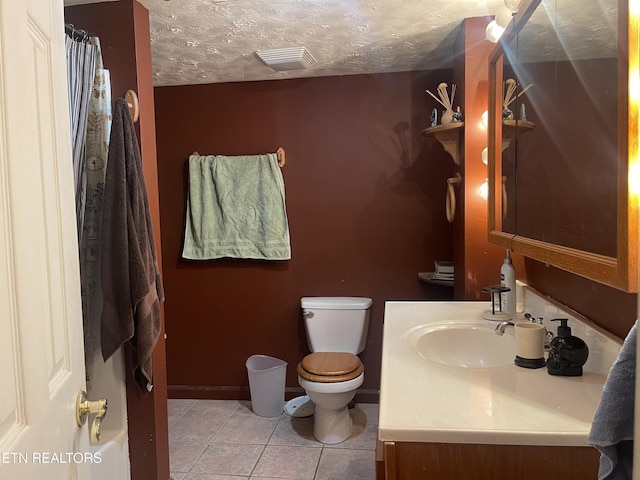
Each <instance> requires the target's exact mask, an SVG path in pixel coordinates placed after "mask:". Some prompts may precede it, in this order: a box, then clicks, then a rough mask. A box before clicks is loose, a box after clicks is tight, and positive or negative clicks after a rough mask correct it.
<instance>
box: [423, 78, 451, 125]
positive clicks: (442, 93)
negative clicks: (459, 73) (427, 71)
mask: <svg viewBox="0 0 640 480" xmlns="http://www.w3.org/2000/svg"><path fill="white" fill-rule="evenodd" d="M447 86H448V85H447V84H446V83H444V82H442V83H441V84H440V85H438V96H437V97H436V96H435V95H434V94H433V93H431V92H430V91H429V90H427V91H426V92H427V93H428V94H429V95H431V96H432V97H433V98H435V99H436V101H437V102H438V103H439V104H440V105H442V106H443V107H444V108H445V110H444V112H442V117H441V118H440V123H441V124H442V125H447V124H449V123H451V122H453V119H454V113H455V112H454V111H453V99H454V98H455V96H456V84H455V83H453V84H451V99H449V92H447ZM438 97H439V98H438Z"/></svg>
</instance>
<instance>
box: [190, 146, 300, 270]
mask: <svg viewBox="0 0 640 480" xmlns="http://www.w3.org/2000/svg"><path fill="white" fill-rule="evenodd" d="M182 256H183V257H184V258H187V259H191V260H208V259H214V258H223V257H231V258H254V259H262V260H288V259H290V258H291V246H290V242H289V225H288V222H287V211H286V206H285V200H284V180H283V178H282V172H281V171H280V167H279V166H278V159H277V155H276V154H275V153H268V154H265V155H245V156H233V157H231V156H229V157H228V156H224V155H207V156H199V155H191V156H190V157H189V196H188V198H187V210H186V226H185V234H184V247H183V250H182Z"/></svg>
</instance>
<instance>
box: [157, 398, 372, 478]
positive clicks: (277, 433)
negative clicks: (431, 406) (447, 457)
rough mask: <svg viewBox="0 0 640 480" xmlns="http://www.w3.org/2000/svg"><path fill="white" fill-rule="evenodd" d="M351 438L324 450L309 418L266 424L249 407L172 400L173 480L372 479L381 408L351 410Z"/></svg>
mask: <svg viewBox="0 0 640 480" xmlns="http://www.w3.org/2000/svg"><path fill="white" fill-rule="evenodd" d="M349 412H350V414H351V418H352V420H353V433H352V435H351V437H350V438H349V439H347V440H345V441H344V442H342V443H339V444H337V445H323V444H322V443H320V442H318V441H317V440H316V439H315V438H314V437H313V433H312V430H313V417H308V418H293V417H290V416H288V415H287V414H285V413H283V414H282V415H281V416H280V417H276V418H264V417H259V416H258V415H255V414H254V413H253V412H252V411H251V402H249V401H242V400H240V401H238V400H177V399H170V400H169V458H170V463H171V477H172V478H173V480H241V479H253V480H276V479H289V480H373V479H374V478H375V445H376V433H377V428H378V405H376V404H364V403H358V404H356V406H355V408H353V409H351V410H349Z"/></svg>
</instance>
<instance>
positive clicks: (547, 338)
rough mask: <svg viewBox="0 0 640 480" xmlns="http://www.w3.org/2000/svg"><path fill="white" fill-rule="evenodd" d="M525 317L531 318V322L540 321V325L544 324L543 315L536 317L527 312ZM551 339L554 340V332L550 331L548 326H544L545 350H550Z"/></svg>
mask: <svg viewBox="0 0 640 480" xmlns="http://www.w3.org/2000/svg"><path fill="white" fill-rule="evenodd" d="M524 318H526V319H527V320H529V321H530V322H531V323H539V324H540V325H542V326H544V324H543V323H542V317H538V318H536V317H534V316H533V315H531V314H530V313H525V314H524ZM551 340H553V332H550V331H549V330H547V327H544V349H545V350H549V346H550V344H551Z"/></svg>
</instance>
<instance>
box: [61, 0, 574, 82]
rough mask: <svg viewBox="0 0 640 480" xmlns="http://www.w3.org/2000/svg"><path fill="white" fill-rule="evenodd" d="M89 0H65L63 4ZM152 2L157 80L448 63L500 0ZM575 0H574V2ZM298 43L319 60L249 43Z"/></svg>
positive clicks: (393, 69) (263, 77)
mask: <svg viewBox="0 0 640 480" xmlns="http://www.w3.org/2000/svg"><path fill="white" fill-rule="evenodd" d="M94 1H96V0H65V5H72V4H79V3H93V2H94ZM139 1H140V3H142V4H143V5H144V6H145V7H146V8H147V9H149V12H150V24H151V50H152V66H153V75H154V85H156V86H165V85H189V84H199V83H220V82H239V81H254V80H274V79H286V78H300V77H310V76H328V75H351V74H364V73H383V72H401V71H412V70H422V69H435V68H443V67H450V66H451V65H452V53H453V41H454V39H455V36H456V33H457V30H458V28H459V27H460V25H461V23H462V21H463V19H465V18H468V17H481V16H487V15H493V14H494V13H495V12H496V11H497V10H498V8H499V7H500V6H502V5H503V0H450V1H444V0H139ZM581 2H582V0H578V4H580V3H581ZM297 46H304V47H306V48H307V50H308V51H309V52H310V53H311V55H313V57H314V58H315V59H316V60H317V63H316V64H315V65H314V66H312V67H310V68H308V69H304V70H293V71H288V72H277V71H275V70H273V69H271V68H270V67H268V66H267V65H265V64H264V63H262V61H261V60H260V59H259V58H257V57H256V55H255V51H256V50H267V49H273V48H284V47H297Z"/></svg>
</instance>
